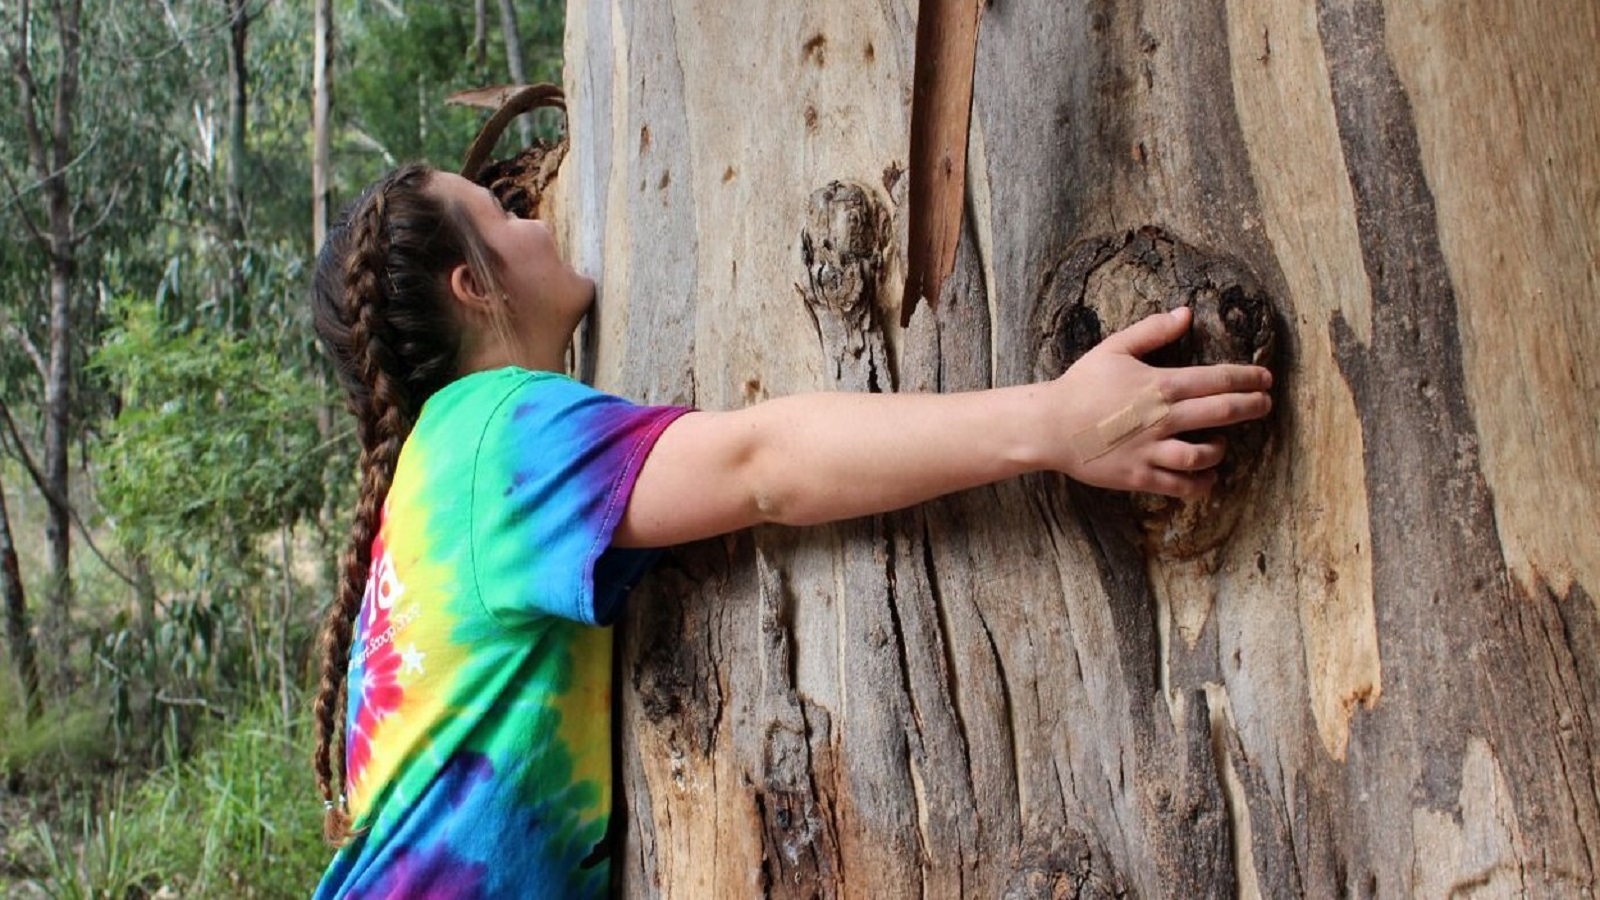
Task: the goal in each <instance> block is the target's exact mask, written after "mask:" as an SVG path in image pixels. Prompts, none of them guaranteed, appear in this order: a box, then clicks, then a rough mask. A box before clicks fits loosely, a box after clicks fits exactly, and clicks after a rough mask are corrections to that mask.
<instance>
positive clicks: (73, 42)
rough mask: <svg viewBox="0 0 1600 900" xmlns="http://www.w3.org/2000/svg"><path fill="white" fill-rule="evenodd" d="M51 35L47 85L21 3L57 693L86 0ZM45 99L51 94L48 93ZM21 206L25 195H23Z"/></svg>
mask: <svg viewBox="0 0 1600 900" xmlns="http://www.w3.org/2000/svg"><path fill="white" fill-rule="evenodd" d="M49 12H50V16H51V17H52V19H51V24H52V25H53V27H54V31H55V35H54V37H53V39H52V41H51V42H50V43H51V45H52V47H53V50H54V53H55V57H56V63H57V65H56V69H55V71H54V72H53V73H50V74H51V76H52V77H48V78H41V77H39V75H38V74H37V73H36V72H35V69H34V62H33V60H34V55H35V52H36V46H35V40H34V31H33V28H34V21H33V8H32V4H31V3H30V2H29V0H21V2H20V3H18V4H17V19H16V27H15V28H13V29H12V31H11V41H10V44H9V46H8V48H7V49H8V52H9V55H10V62H11V72H12V77H13V78H15V79H16V82H17V87H18V89H19V91H20V93H21V102H20V103H19V104H18V107H19V109H18V112H19V113H20V114H21V118H22V128H23V134H24V136H25V138H26V141H27V152H28V162H29V165H30V167H31V169H32V174H33V176H34V178H35V179H36V181H37V183H38V185H39V190H40V191H41V192H42V193H43V196H44V205H45V210H46V215H45V221H44V222H43V223H42V224H41V223H39V222H37V221H35V220H34V219H33V217H32V216H31V215H30V214H29V213H28V211H27V208H26V206H25V205H24V204H22V203H21V202H17V203H14V204H13V208H14V209H16V210H18V214H19V215H20V216H21V217H22V218H23V220H24V222H25V223H26V226H27V228H28V231H29V233H30V234H31V235H32V237H33V243H34V245H35V246H36V247H37V248H38V250H39V252H40V255H41V256H43V258H44V263H45V266H46V268H47V269H48V271H49V284H50V290H49V323H50V325H49V328H50V339H49V348H48V355H47V356H46V360H47V364H46V365H47V368H46V376H45V390H44V414H45V415H44V452H43V456H44V459H43V462H42V468H43V471H44V477H45V481H46V483H47V485H48V490H47V491H46V504H47V514H46V518H45V547H46V554H47V560H48V565H49V567H50V579H49V582H48V586H47V588H46V603H45V617H44V623H43V625H44V628H43V630H42V634H43V638H44V641H43V643H44V645H45V648H46V650H47V652H48V654H49V657H50V659H49V663H50V664H51V665H53V667H54V672H55V683H56V688H57V689H58V690H62V689H65V688H66V686H68V685H69V684H70V681H71V677H70V672H71V669H70V664H71V660H70V649H71V635H70V623H71V608H72V577H71V569H70V567H71V551H72V540H71V537H72V535H71V524H72V520H71V509H70V507H69V505H68V504H69V503H70V500H71V492H70V490H69V487H70V485H69V480H68V473H69V471H70V470H69V467H68V464H67V455H68V451H69V449H70V447H69V445H70V434H71V427H70V426H71V410H72V387H73V359H72V350H73V347H72V338H73V334H72V330H73V328H72V326H73V316H72V304H73V288H74V275H75V274H76V270H77V259H76V253H77V249H78V245H79V242H80V240H81V233H80V232H79V230H78V227H77V223H76V208H75V206H74V203H73V197H72V192H71V188H70V185H69V181H68V178H69V175H70V169H71V165H72V162H73V154H74V143H73V141H74V138H75V137H76V124H77V119H76V117H77V113H78V76H79V51H80V42H81V40H82V29H81V27H80V26H81V24H82V14H83V3H82V0H60V2H55V3H52V4H51V5H50V11H49ZM42 92H48V96H45V94H44V93H42ZM17 199H20V198H17Z"/></svg>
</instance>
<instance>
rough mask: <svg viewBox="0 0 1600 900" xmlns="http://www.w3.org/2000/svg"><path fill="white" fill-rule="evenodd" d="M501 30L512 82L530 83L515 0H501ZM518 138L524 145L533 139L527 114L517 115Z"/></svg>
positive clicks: (531, 127)
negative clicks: (523, 57)
mask: <svg viewBox="0 0 1600 900" xmlns="http://www.w3.org/2000/svg"><path fill="white" fill-rule="evenodd" d="M500 31H501V36H502V37H504V38H505V42H506V68H507V69H509V70H510V71H509V74H510V75H511V83H512V84H527V83H528V67H527V65H526V64H525V63H524V62H523V59H522V29H521V28H520V27H519V24H518V22H517V5H516V3H514V2H513V0H500ZM517 139H518V140H520V141H521V142H522V144H523V146H527V145H528V144H529V143H531V142H532V141H533V125H532V124H530V123H529V122H528V117H527V116H518V117H517Z"/></svg>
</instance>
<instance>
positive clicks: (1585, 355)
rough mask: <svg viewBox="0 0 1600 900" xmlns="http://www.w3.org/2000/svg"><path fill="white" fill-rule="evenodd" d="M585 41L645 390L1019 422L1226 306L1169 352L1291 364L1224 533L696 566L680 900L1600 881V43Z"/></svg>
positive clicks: (643, 765) (953, 541) (587, 132)
mask: <svg viewBox="0 0 1600 900" xmlns="http://www.w3.org/2000/svg"><path fill="white" fill-rule="evenodd" d="M980 11H981V22H978V21H977V20H975V18H974V17H976V16H979V15H980ZM569 12H570V19H569V22H568V41H567V46H568V68H567V73H568V79H569V81H568V85H567V87H568V90H567V93H568V98H569V109H570V111H571V121H572V145H571V150H570V152H569V155H568V157H567V159H566V162H565V164H564V166H563V172H562V175H561V178H560V181H559V182H558V184H559V185H560V186H561V190H562V191H563V192H564V193H565V195H566V200H565V202H564V205H561V204H558V206H557V209H558V210H564V214H565V216H566V218H567V226H566V229H565V230H566V233H567V235H568V244H569V245H570V246H572V247H574V248H576V250H577V253H578V263H579V265H580V266H581V267H582V268H584V269H585V270H587V271H588V272H591V273H592V274H594V275H596V276H597V277H598V279H599V293H600V299H599V303H598V312H597V316H598V324H597V328H596V331H597V333H598V334H599V340H598V343H597V348H598V349H597V353H596V355H595V357H594V362H595V371H596V373H597V376H598V379H597V380H598V381H599V383H600V384H601V385H602V386H605V387H610V388H614V389H619V390H621V391H623V392H625V393H627V394H629V395H631V396H633V397H635V398H636V399H639V400H641V401H645V402H653V403H693V404H699V405H703V406H706V407H711V408H720V407H729V406H739V405H742V404H745V403H748V402H752V401H754V400H758V399H760V398H761V397H763V396H766V395H768V394H779V393H791V392H798V391H805V390H814V389H820V388H834V387H842V388H848V389H852V390H868V391H870V390H879V391H892V390H900V391H913V390H938V391H956V390H966V389H971V388H986V387H990V386H994V385H1006V384H1016V383H1020V382H1025V381H1030V380H1036V379H1042V378H1048V377H1051V376H1053V375H1055V374H1057V373H1058V372H1060V371H1061V369H1062V367H1063V366H1065V365H1066V364H1068V363H1070V362H1071V361H1072V360H1073V359H1074V358H1075V357H1076V355H1077V354H1079V353H1081V352H1082V351H1083V349H1084V348H1085V347H1086V346H1088V345H1089V344H1091V343H1093V342H1094V341H1096V340H1098V339H1099V337H1100V336H1101V335H1102V334H1104V333H1106V332H1108V331H1109V330H1111V329H1113V328H1116V327H1118V326H1119V325H1121V324H1123V323H1125V322H1127V321H1128V320H1129V318H1130V317H1132V316H1136V315H1140V314H1142V313H1144V312H1146V311H1150V310H1154V309H1160V308H1163V307H1166V306H1170V305H1174V304H1180V303H1181V304H1192V305H1194V306H1195V308H1196V313H1197V316H1196V317H1197V320H1199V321H1200V322H1201V323H1202V326H1203V327H1201V328H1199V329H1198V332H1197V334H1196V336H1195V337H1194V339H1193V340H1192V341H1191V342H1189V344H1188V345H1186V346H1183V347H1180V348H1178V352H1177V354H1176V358H1174V356H1172V355H1168V356H1164V357H1162V358H1161V359H1162V361H1164V362H1166V363H1173V362H1178V361H1181V360H1182V359H1184V358H1186V357H1187V356H1188V355H1189V354H1190V353H1191V352H1193V353H1195V354H1198V356H1199V358H1200V359H1205V358H1207V354H1208V353H1213V352H1219V351H1220V352H1223V353H1224V354H1225V355H1226V354H1242V355H1244V356H1246V357H1253V356H1256V355H1259V356H1260V358H1262V359H1263V360H1268V361H1271V362H1272V364H1273V365H1274V366H1275V367H1276V368H1277V371H1278V373H1279V375H1280V378H1279V382H1278V385H1277V392H1278V403H1277V406H1276V410H1277V411H1276V415H1275V418H1274V420H1273V421H1272V423H1271V424H1270V425H1269V426H1268V427H1267V429H1266V430H1265V431H1264V432H1258V433H1250V432H1238V433H1233V434H1230V435H1229V436H1228V440H1229V447H1230V459H1231V460H1233V462H1232V463H1230V468H1228V469H1227V470H1225V471H1224V472H1223V474H1222V478H1221V483H1220V486H1219V489H1218V490H1217V491H1215V492H1213V494H1212V495H1211V496H1210V497H1209V498H1207V499H1206V500H1205V501H1204V502H1202V503H1194V504H1175V503H1167V502H1162V501H1157V500H1154V499H1152V498H1149V497H1129V496H1113V495H1108V494H1105V493H1104V492H1098V491H1093V490H1087V489H1081V488H1077V487H1074V486H1072V485H1069V484H1067V483H1065V481H1064V480H1063V479H1060V478H1058V477H1049V476H1034V477H1029V478H1026V479H1021V480H1017V481H1014V482H1009V483H1006V484H1001V485H996V486H993V487H988V488H983V489H980V490H975V491H970V492H967V493H965V494H962V495H959V496H956V497H952V498H948V499H946V500H943V501H940V502H937V503H933V504H930V505H928V506H926V507H924V508H920V509H917V510H912V511H907V512H904V513H899V514H895V515H886V516H879V517H874V518H871V519H867V520H863V521H859V522H852V523H845V524H842V525H839V526H836V527H829V528H824V529H817V530H808V531H803V532H795V531H783V530H779V529H758V530H756V531H754V532H753V533H749V534H741V535H737V536H734V537H732V538H729V539H727V540H723V541H715V542H708V543H707V544H705V545H701V546H695V547H691V548H686V549H684V550H682V551H679V552H678V553H676V554H675V555H674V556H673V557H671V558H670V559H669V561H668V563H667V564H666V565H665V566H664V567H660V568H658V571H657V574H656V576H655V579H654V581H653V583H652V586H651V588H650V589H648V590H646V591H643V592H640V593H636V594H635V596H634V598H633V600H634V602H633V603H632V604H631V607H630V617H629V619H628V621H627V622H626V629H625V633H626V639H625V640H624V641H623V642H622V645H621V653H620V654H619V655H620V656H621V657H622V659H621V663H620V665H619V666H618V669H617V671H618V673H619V679H620V681H621V685H620V687H622V688H623V689H622V690H621V691H619V695H620V697H621V698H622V701H621V702H622V708H623V711H624V714H623V715H622V717H621V721H622V723H623V735H622V740H621V741H620V743H619V747H620V749H621V752H622V757H623V759H622V768H623V770H624V772H625V773H626V774H625V779H624V781H625V787H626V792H627V797H628V800H627V807H628V809H629V810H630V811H631V819H630V821H629V823H628V825H627V827H626V828H625V829H623V832H624V833H625V835H626V851H625V854H624V857H625V863H626V864H625V866H622V867H619V868H622V869H624V871H625V873H626V878H627V880H628V892H629V893H630V894H632V895H635V896H657V895H665V896H678V897H702V896H707V897H709V896H754V895H757V894H762V893H764V894H768V895H775V896H783V897H816V896H824V897H834V896H844V897H854V896H861V897H867V896H872V897H901V896H907V897H917V896H921V897H929V896H932V897H966V896H971V897H1002V896H1003V897H1061V896H1076V897H1112V896H1116V897H1121V896H1144V897H1226V896H1244V897H1253V896H1267V897H1299V896H1313V897H1324V896H1351V897H1406V896H1425V897H1442V896H1464V895H1468V894H1472V895H1478V894H1479V893H1481V894H1482V895H1484V896H1513V895H1522V896H1549V897H1577V896H1590V895H1592V894H1593V892H1594V891H1595V889H1596V886H1597V881H1600V854H1597V853H1596V849H1595V848H1596V847H1600V790H1597V788H1596V784H1597V773H1600V729H1597V722H1600V665H1597V660H1600V607H1597V601H1600V544H1597V542H1596V541H1595V539H1594V535H1595V534H1596V532H1597V530H1600V527H1597V521H1596V513H1595V511H1596V509H1600V481H1597V479H1596V478H1595V475H1594V473H1595V472H1596V471H1597V470H1600V444H1597V442H1596V440H1595V436H1596V434H1597V433H1600V379H1597V377H1596V374H1595V373H1596V372H1597V371H1600V368H1597V365H1596V364H1597V362H1600V358H1597V354H1600V314H1597V309H1600V307H1597V305H1596V304H1595V302H1594V292H1595V285H1596V284H1597V283H1600V241H1597V236H1596V231H1595V228H1594V222H1595V212H1596V209H1597V206H1596V201H1597V194H1596V189H1595V186H1596V185H1597V184H1600V153H1597V152H1596V147H1597V146H1600V141H1597V132H1600V87H1597V81H1596V79H1595V78H1594V77H1593V74H1592V73H1593V61H1592V59H1591V57H1592V55H1593V48H1594V47H1595V46H1596V45H1597V43H1600V7H1597V6H1596V4H1594V3H1593V2H1589V0H1540V2H1534V3H1529V4H1510V3H1505V2H1500V0H1467V2H1460V3H1452V4H1440V3H1407V2H1379V0H1317V2H1312V0H1289V2H1279V3H1239V2H1226V3H1192V2H1185V0H1140V2H1133V3H1109V2H1080V0H1067V2H1060V0H1018V2H1002V3H993V4H988V3H985V4H978V3H971V2H967V3H962V2H952V3H944V2H939V0H922V2H920V3H916V2H910V0H887V2H881V3H868V4H844V3H838V4H820V5H818V4H796V3H792V2H787V0H752V2H746V3H727V2H721V0H706V2H702V0H679V2H674V3H617V4H605V3H573V4H570V6H569ZM946 13H948V14H949V15H950V16H952V17H953V19H954V24H955V25H957V26H960V27H955V28H953V29H951V30H949V31H947V32H945V33H944V34H943V35H942V36H940V35H938V34H934V35H930V37H931V38H932V40H931V41H930V42H929V44H928V45H926V46H924V45H923V43H922V42H921V41H919V40H915V39H914V38H913V35H915V34H918V33H919V32H920V31H922V26H923V25H924V24H926V23H925V22H924V21H923V17H925V16H942V15H944V14H946ZM942 21H945V22H946V24H949V22H948V20H942ZM974 25H976V26H977V27H976V28H974V27H973V26H974ZM919 36H920V35H919ZM929 50H931V51H932V52H934V53H936V54H939V55H938V57H937V61H938V62H941V63H944V62H949V63H951V67H950V68H947V69H945V70H944V72H945V74H947V75H948V74H949V73H950V72H953V71H959V70H960V68H961V66H960V65H958V63H961V62H962V60H963V59H964V61H965V69H966V72H967V73H968V77H967V78H966V79H965V82H966V83H965V84H964V85H963V84H960V83H959V82H960V81H962V79H961V78H960V77H955V78H952V79H951V81H952V82H954V83H953V84H950V85H948V87H949V88H950V90H949V92H948V93H946V94H943V95H940V96H937V97H936V98H935V99H936V100H937V101H939V102H938V103H936V104H935V106H936V107H942V108H944V109H946V110H947V111H948V110H959V111H960V112H961V113H962V116H961V118H962V123H961V125H960V127H958V128H957V129H955V131H954V135H955V136H954V138H953V139H951V140H948V141H947V142H945V143H942V144H939V145H936V146H934V147H933V148H932V149H933V150H934V151H935V152H933V153H930V154H918V153H917V145H916V144H915V143H913V142H912V140H911V139H910V136H911V135H913V134H916V133H919V132H918V131H917V130H916V128H915V124H916V123H915V121H914V118H915V116H914V113H913V110H917V109H921V108H924V107H923V106H922V101H921V98H920V97H919V96H918V95H919V94H920V88H921V87H922V86H923V84H924V82H923V79H922V78H921V77H920V75H921V72H922V71H923V65H924V63H925V62H928V61H930V60H929V59H927V58H916V57H918V56H920V55H922V54H923V53H924V52H926V51H929ZM946 54H948V55H946ZM955 88H962V89H964V90H967V91H970V94H963V93H959V92H958V91H956V90H955ZM968 96H970V98H971V107H970V108H971V126H970V129H968V128H967V127H966V125H965V113H966V104H965V102H964V98H965V97H968ZM935 133H938V134H944V133H946V132H942V131H940V130H938V129H935ZM925 149H926V148H925ZM962 160H965V162H966V166H965V173H966V174H965V178H963V177H961V175H960V174H959V173H961V172H962V171H963V170H962V167H961V162H962ZM917 166H921V167H923V169H922V171H921V172H916V171H912V172H908V171H907V169H908V167H917ZM930 166H931V167H932V168H933V171H931V172H930V171H929V170H928V167H930ZM947 173H955V174H954V177H948V178H947V177H945V175H946V174H947ZM918 185H936V187H934V188H921V187H918ZM941 185H942V186H941ZM924 190H928V191H933V192H935V193H934V194H933V195H927V194H923V193H922V191H924ZM946 203H948V204H949V206H948V207H944V208H950V209H953V210H954V212H955V215H954V217H953V218H952V219H951V220H950V221H951V223H952V224H954V225H955V226H956V228H955V229H954V230H953V231H952V232H951V235H952V236H953V237H954V238H955V240H954V241H952V245H951V249H952V250H953V255H952V262H953V267H952V269H951V275H950V277H949V278H948V279H946V280H944V281H943V288H942V289H939V288H938V287H937V284H938V282H937V281H935V282H933V284H934V285H935V287H934V288H933V289H931V290H930V291H929V292H928V293H929V296H926V297H923V298H920V299H921V302H918V301H919V298H918V297H917V296H915V295H912V296H903V291H902V288H903V286H904V284H905V282H906V280H907V270H908V267H909V266H910V265H911V264H913V263H915V261H916V259H917V257H918V256H919V255H920V254H921V253H922V252H923V251H924V250H925V249H926V248H925V247H923V246H921V245H917V246H913V245H912V243H911V242H912V240H913V237H912V236H913V235H916V234H918V233H919V232H918V229H917V220H916V216H915V210H916V209H918V208H919V206H920V208H923V209H928V208H930V207H931V208H940V207H941V206H942V205H943V204H946ZM908 210H909V211H910V212H909V213H908ZM912 304H915V308H914V310H913V309H912V308H911V307H912ZM847 424H848V423H846V425H847ZM845 489H847V488H845Z"/></svg>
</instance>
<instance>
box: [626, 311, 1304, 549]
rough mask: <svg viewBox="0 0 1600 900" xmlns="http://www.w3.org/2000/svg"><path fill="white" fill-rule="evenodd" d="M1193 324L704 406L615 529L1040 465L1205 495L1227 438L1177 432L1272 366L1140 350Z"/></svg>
mask: <svg viewBox="0 0 1600 900" xmlns="http://www.w3.org/2000/svg"><path fill="white" fill-rule="evenodd" d="M1188 327H1189V313H1188V310H1187V309H1180V310H1179V311H1178V312H1177V313H1171V314H1160V315H1155V316H1151V317H1149V318H1148V319H1145V320H1144V321H1142V322H1140V323H1138V324H1136V325H1134V326H1132V327H1130V328H1128V329H1126V330H1124V331H1121V332H1118V333H1117V334H1114V335H1112V336H1110V337H1109V338H1107V339H1106V340H1105V341H1104V342H1102V343H1101V344H1100V345H1099V346H1097V347H1096V348H1095V349H1094V350H1092V351H1090V352H1089V353H1088V354H1086V355H1085V356H1084V357H1083V358H1082V359H1081V360H1079V361H1078V362H1077V363H1076V364H1075V365H1073V366H1072V368H1071V369H1069V370H1068V371H1067V372H1066V373H1065V374H1063V375H1062V376H1061V377H1060V378H1058V379H1056V380H1054V381H1050V382H1042V383H1039V384H1029V385H1021V386H1018V387H1008V388H999V389H996V390H989V391H974V392H970V393H961V394H861V393H835V394H807V395H800V396H794V397H784V398H780V399H776V400H770V401H767V402H765V403H761V404H757V405H755V406H752V407H749V408H746V409H741V410H736V411H732V412H694V413H689V414H687V415H685V416H683V417H682V418H680V419H678V420H677V421H676V422H674V423H673V424H672V425H670V426H668V428H667V430H666V431H665V432H664V433H663V434H662V435H661V437H660V439H659V440H658V441H657V442H656V445H655V448H654V450H652V451H651V453H650V456H649V457H648V458H647V459H646V460H645V463H644V466H643V468H642V469H641V470H640V473H639V478H638V481H637V482H636V483H635V485H634V489H633V495H632V497H631V499H630V500H629V503H628V508H627V511H626V512H625V513H624V515H623V519H622V522H621V524H620V525H619V526H618V528H617V533H616V535H615V538H614V542H615V543H616V544H617V545H618V546H624V547H649V546H665V545H670V544H676V543H682V542H685V541H691V540H697V539H699V538H704V537H710V536H712V535H717V534H723V533H725V532H729V531H734V530H737V529H739V528H744V527H747V526H750V525H756V524H761V523H766V522H778V523H784V524H790V525H808V524H816V523H820V522H831V521H837V520H840V519H848V518H853V517H856V516H862V515H869V514H872V513H878V512H886V511H888V510H893V509H899V508H902V507H905V506H910V505H912V504H915V503H919V502H921V501H924V500H929V499H932V498H934V497H938V496H941V495H944V494H948V493H951V492H953V491H959V490H963V489H965V488H970V487H976V486H978V485H981V484H988V483H990V482H994V481H999V480H1001V479H1004V478H1009V477H1012V476H1015V475H1020V474H1023V473H1025V472H1033V471H1040V470H1053V471H1058V472H1063V473H1065V474H1067V475H1069V476H1071V477H1073V478H1076V479H1078V480H1079V481H1084V482H1087V483H1089V484H1095V485H1099V486H1101V487H1108V488H1114V489H1118V490H1138V491H1149V492H1153V493H1161V494H1169V495H1173V496H1181V497H1192V496H1196V495H1198V494H1201V493H1204V492H1205V491H1206V490H1207V489H1209V488H1210V486H1211V483H1212V481H1213V480H1214V478H1215V475H1214V473H1213V472H1212V471H1211V469H1212V468H1213V467H1214V466H1215V465H1216V464H1217V463H1218V462H1220V461H1221V459H1222V454H1223V447H1222V445H1221V443H1220V442H1213V443H1209V444H1192V443H1188V442H1186V441H1181V440H1177V439H1175V438H1174V437H1173V435H1175V434H1180V433H1183V432H1188V431H1194V430H1196V429H1201V428H1213V427H1219V426H1224V425H1231V424H1234V423H1237V422H1243V421H1246V420H1249V419H1255V418H1259V417H1261V416H1264V415H1266V413H1267V411H1268V410H1269V409H1270V408H1271V399H1270V397H1269V396H1268V394H1267V391H1268V389H1269V388H1270V387H1271V383H1272V379H1271V375H1270V373H1268V372H1267V371H1266V370H1265V369H1261V368H1258V367H1255V366H1204V367H1195V368H1188V369H1161V368H1154V367H1151V366H1147V365H1145V364H1144V363H1142V362H1140V361H1139V359H1138V357H1139V356H1140V355H1142V354H1145V353H1148V352H1150V351H1151V350H1154V349H1156V348H1157V347H1160V346H1162V345H1164V344H1167V343H1169V342H1171V341H1172V340H1174V339H1176V338H1177V337H1178V336H1180V335H1181V334H1182V333H1183V332H1184V330H1186V329H1187V328H1188Z"/></svg>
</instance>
